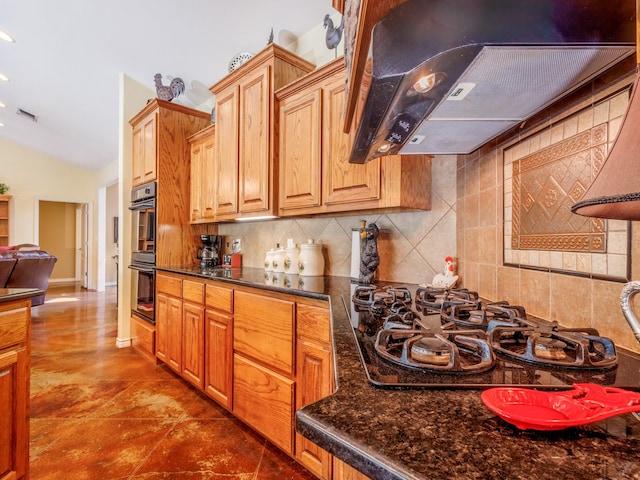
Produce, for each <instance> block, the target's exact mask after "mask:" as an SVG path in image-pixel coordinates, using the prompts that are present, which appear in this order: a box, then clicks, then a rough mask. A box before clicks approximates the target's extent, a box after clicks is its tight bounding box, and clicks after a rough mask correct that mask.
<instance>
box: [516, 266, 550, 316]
mask: <svg viewBox="0 0 640 480" xmlns="http://www.w3.org/2000/svg"><path fill="white" fill-rule="evenodd" d="M550 275H551V274H550V273H548V272H541V271H537V270H529V269H525V268H521V269H520V301H521V302H522V305H523V306H524V307H525V308H526V309H527V311H528V312H530V313H531V314H532V315H535V316H536V317H540V318H549V317H550V304H549V289H550Z"/></svg>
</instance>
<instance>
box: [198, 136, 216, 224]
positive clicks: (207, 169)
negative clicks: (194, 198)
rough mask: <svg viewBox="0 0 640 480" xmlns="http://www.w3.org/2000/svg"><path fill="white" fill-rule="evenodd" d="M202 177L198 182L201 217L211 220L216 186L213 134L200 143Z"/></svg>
mask: <svg viewBox="0 0 640 480" xmlns="http://www.w3.org/2000/svg"><path fill="white" fill-rule="evenodd" d="M201 162H202V172H201V175H202V178H201V182H200V190H201V198H200V212H201V214H202V218H204V219H208V220H211V219H213V217H214V212H215V201H216V188H215V162H214V135H213V134H212V135H211V136H210V137H209V138H207V139H206V140H205V142H204V144H203V145H202V160H201Z"/></svg>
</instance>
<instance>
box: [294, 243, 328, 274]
mask: <svg viewBox="0 0 640 480" xmlns="http://www.w3.org/2000/svg"><path fill="white" fill-rule="evenodd" d="M298 272H299V274H300V276H301V277H317V276H320V275H324V257H323V256H322V244H321V243H315V242H314V241H313V240H308V241H307V243H303V244H301V245H300V256H299V257H298Z"/></svg>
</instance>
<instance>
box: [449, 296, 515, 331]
mask: <svg viewBox="0 0 640 480" xmlns="http://www.w3.org/2000/svg"><path fill="white" fill-rule="evenodd" d="M440 315H441V316H442V320H443V321H445V322H452V323H453V324H455V325H457V326H460V327H463V328H482V329H484V330H486V329H487V327H488V326H489V323H490V322H491V321H493V320H502V321H504V322H507V323H511V324H517V323H518V319H525V318H527V314H526V312H525V309H524V307H521V306H519V305H509V303H508V302H505V301H502V302H492V303H488V304H487V305H483V304H482V302H478V303H477V304H475V305H474V304H451V305H444V306H443V308H442V310H441V312H440Z"/></svg>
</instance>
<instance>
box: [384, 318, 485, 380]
mask: <svg viewBox="0 0 640 480" xmlns="http://www.w3.org/2000/svg"><path fill="white" fill-rule="evenodd" d="M481 337H486V334H485V333H484V332H482V331H480V330H458V331H456V332H443V333H431V332H426V331H425V330H423V329H422V328H418V329H413V330H401V329H382V330H380V331H379V332H378V335H377V336H376V342H375V349H376V351H377V352H378V354H379V355H380V356H381V357H383V358H385V359H387V360H389V361H391V362H393V363H396V364H399V365H402V366H405V367H410V368H419V369H422V370H429V371H438V372H446V373H480V372H485V371H487V370H490V369H492V368H493V366H494V364H495V356H494V354H493V351H492V350H491V346H490V344H489V343H488V342H487V341H486V339H483V338H481Z"/></svg>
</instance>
